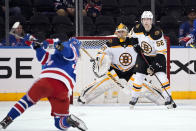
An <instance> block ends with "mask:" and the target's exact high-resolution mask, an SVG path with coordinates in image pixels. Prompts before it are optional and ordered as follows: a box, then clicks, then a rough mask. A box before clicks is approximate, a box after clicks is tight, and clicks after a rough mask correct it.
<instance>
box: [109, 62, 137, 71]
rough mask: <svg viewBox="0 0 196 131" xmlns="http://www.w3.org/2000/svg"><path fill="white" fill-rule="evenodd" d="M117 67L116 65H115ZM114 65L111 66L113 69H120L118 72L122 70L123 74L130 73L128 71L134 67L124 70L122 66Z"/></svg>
mask: <svg viewBox="0 0 196 131" xmlns="http://www.w3.org/2000/svg"><path fill="white" fill-rule="evenodd" d="M115 65H116V64H115ZM115 65H114V64H111V66H112V67H113V68H115V69H118V70H121V71H123V72H126V71H128V70H130V69H131V68H132V67H133V66H131V67H129V68H127V69H124V68H123V67H121V66H120V65H116V66H117V67H116V66H115Z"/></svg>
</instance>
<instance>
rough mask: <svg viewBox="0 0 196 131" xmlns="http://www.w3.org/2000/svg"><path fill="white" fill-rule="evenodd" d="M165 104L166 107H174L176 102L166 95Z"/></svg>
mask: <svg viewBox="0 0 196 131" xmlns="http://www.w3.org/2000/svg"><path fill="white" fill-rule="evenodd" d="M165 106H167V109H173V108H176V104H175V103H174V102H173V101H172V100H171V98H170V97H167V98H166V101H165Z"/></svg>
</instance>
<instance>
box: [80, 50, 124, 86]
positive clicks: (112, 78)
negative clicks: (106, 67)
mask: <svg viewBox="0 0 196 131" xmlns="http://www.w3.org/2000/svg"><path fill="white" fill-rule="evenodd" d="M81 49H82V50H83V51H84V53H86V54H87V55H88V56H89V57H90V59H91V60H95V59H94V58H93V57H92V56H91V55H90V54H89V52H88V51H87V50H86V49H84V48H81ZM94 73H95V72H94ZM95 75H96V73H95ZM97 75H98V74H97ZM106 75H107V76H108V77H109V78H110V79H111V80H113V81H114V82H115V83H116V84H117V85H118V86H120V87H121V88H122V89H126V88H125V87H124V86H123V85H122V84H121V83H120V82H119V81H118V80H117V79H116V78H115V77H114V76H113V75H112V74H111V72H110V71H108V72H107V74H106ZM99 77H100V76H99Z"/></svg>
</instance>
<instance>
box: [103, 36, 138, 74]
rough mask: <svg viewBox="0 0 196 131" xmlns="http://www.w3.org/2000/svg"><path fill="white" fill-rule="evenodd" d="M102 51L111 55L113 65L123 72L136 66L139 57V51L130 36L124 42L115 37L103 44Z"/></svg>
mask: <svg viewBox="0 0 196 131" xmlns="http://www.w3.org/2000/svg"><path fill="white" fill-rule="evenodd" d="M101 52H102V53H105V54H107V55H109V57H110V59H111V66H112V67H113V68H115V69H118V70H120V71H122V72H125V71H128V70H130V69H131V68H132V67H134V65H135V62H136V58H137V53H136V52H135V50H134V47H133V45H132V43H131V42H130V40H129V38H128V37H127V38H126V40H125V41H123V42H122V41H121V40H120V39H118V38H113V39H112V40H111V41H110V42H107V43H106V44H105V45H104V46H103V49H102V51H101Z"/></svg>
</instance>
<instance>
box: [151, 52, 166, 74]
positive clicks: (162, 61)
mask: <svg viewBox="0 0 196 131" xmlns="http://www.w3.org/2000/svg"><path fill="white" fill-rule="evenodd" d="M165 65H166V58H165V56H164V55H163V54H157V55H156V56H155V58H154V61H153V62H152V68H153V69H154V71H155V72H158V71H160V70H162V69H163V68H164V66H165Z"/></svg>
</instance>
